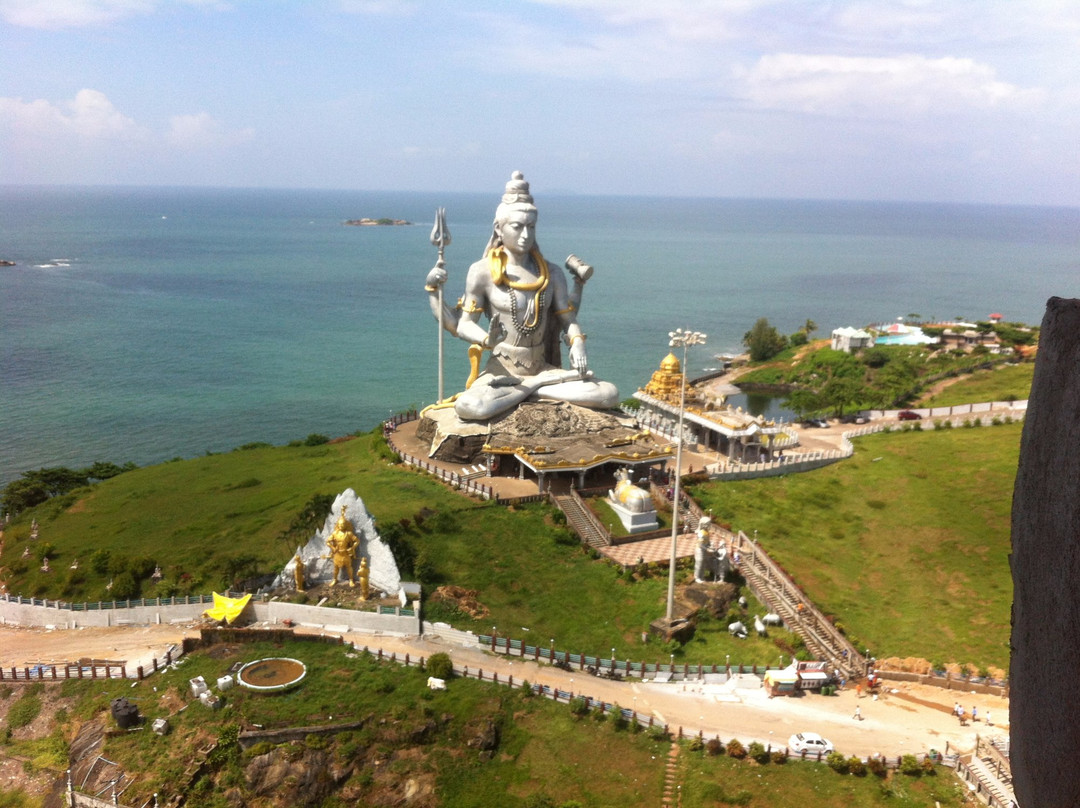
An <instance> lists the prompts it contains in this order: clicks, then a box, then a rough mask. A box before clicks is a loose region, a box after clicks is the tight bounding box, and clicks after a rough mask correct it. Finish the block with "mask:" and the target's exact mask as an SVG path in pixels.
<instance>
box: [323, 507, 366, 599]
mask: <svg viewBox="0 0 1080 808" xmlns="http://www.w3.org/2000/svg"><path fill="white" fill-rule="evenodd" d="M359 545H360V540H359V539H357V538H356V534H355V533H353V531H352V526H351V525H350V524H349V520H348V519H346V518H345V508H342V509H341V516H339V517H338V520H337V525H335V526H334V532H333V533H331V534H330V538H328V539H327V540H326V546H327V547H328V548H329V550H330V553H331V557H332V558H333V561H334V577H333V579H332V580H331V581H330V586H334V585H335V584H337V582H338V578H339V577H340V575H341V571H342V570H344V571H345V574H346V575H347V576H348V578H349V586H355V585H356V573H355V572H354V570H353V563H354V562H355V561H356V548H357V547H358V546H359Z"/></svg>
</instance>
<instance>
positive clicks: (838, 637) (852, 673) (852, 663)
mask: <svg viewBox="0 0 1080 808" xmlns="http://www.w3.org/2000/svg"><path fill="white" fill-rule="evenodd" d="M740 537H741V534H740ZM740 545H741V548H742V549H741V550H740V554H741V557H742V562H741V563H740V564H739V572H740V573H742V575H743V577H744V578H745V579H746V583H747V584H748V585H749V586H750V588H751V590H753V592H754V594H755V595H757V597H758V599H759V600H760V601H761V602H762V603H763V604H764V605H765V606H767V607H768V608H769V609H770V610H771V611H773V612H774V613H776V614H778V615H779V616H780V618H781V619H782V620H783V621H784V625H785V626H786V627H787V628H788V629H790V630H791V631H794V632H795V633H796V634H798V635H799V636H800V637H802V639H803V642H804V643H805V644H806V649H807V650H808V651H809V652H810V653H811V654H813V655H814V658H815V659H821V660H825V661H827V662H829V663H830V664H831V665H833V666H834V667H835V668H836V669H837V670H838V671H839V672H840V674H841V675H842V676H844V677H845V678H847V679H852V678H858V677H861V676H864V675H865V674H866V662H865V660H864V659H863V658H862V656H861V655H860V654H859V653H858V651H857V650H856V649H855V647H854V646H852V645H851V643H850V642H848V640H847V639H846V638H845V637H844V636H843V635H842V634H840V632H839V631H838V630H837V629H836V627H835V626H833V625H832V624H831V623H829V622H828V621H827V620H826V619H825V617H824V615H822V614H821V613H820V612H819V611H818V610H817V608H816V607H815V606H814V605H813V604H812V603H810V601H809V600H808V599H807V598H806V596H805V594H803V592H802V591H801V590H799V589H798V588H797V587H796V586H795V585H794V583H793V582H792V581H790V580H789V579H788V578H787V577H786V576H784V575H783V574H782V573H781V572H780V571H779V570H778V568H777V567H776V565H775V563H774V562H773V561H772V559H770V558H769V557H768V555H767V554H766V553H765V551H764V550H763V549H762V548H761V547H760V545H757V544H753V545H751V546H749V547H747V546H746V545H745V544H744V543H742V542H740Z"/></svg>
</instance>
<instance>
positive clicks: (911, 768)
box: [900, 755, 922, 777]
mask: <svg viewBox="0 0 1080 808" xmlns="http://www.w3.org/2000/svg"><path fill="white" fill-rule="evenodd" d="M900 773H901V774H906V775H908V776H909V777H918V776H919V775H920V774H922V765H921V764H920V763H919V759H918V758H917V757H915V756H914V755H904V756H903V757H902V758H900Z"/></svg>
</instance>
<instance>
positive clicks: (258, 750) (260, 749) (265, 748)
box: [244, 741, 274, 758]
mask: <svg viewBox="0 0 1080 808" xmlns="http://www.w3.org/2000/svg"><path fill="white" fill-rule="evenodd" d="M273 748H274V745H273V744H272V743H270V741H259V742H258V743H256V744H253V745H252V746H250V747H248V749H247V750H246V751H245V752H244V755H245V757H249V758H255V757H260V756H262V755H265V754H266V753H268V752H269V751H270V750H271V749H273Z"/></svg>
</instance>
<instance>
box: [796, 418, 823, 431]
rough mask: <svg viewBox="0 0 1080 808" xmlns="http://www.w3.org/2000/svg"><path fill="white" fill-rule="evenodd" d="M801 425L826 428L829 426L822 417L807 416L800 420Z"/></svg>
mask: <svg viewBox="0 0 1080 808" xmlns="http://www.w3.org/2000/svg"><path fill="white" fill-rule="evenodd" d="M802 425H803V426H804V427H811V426H815V427H818V428H819V429H827V428H828V426H829V422H828V421H826V420H825V419H824V418H807V419H806V420H805V421H803V422H802Z"/></svg>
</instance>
